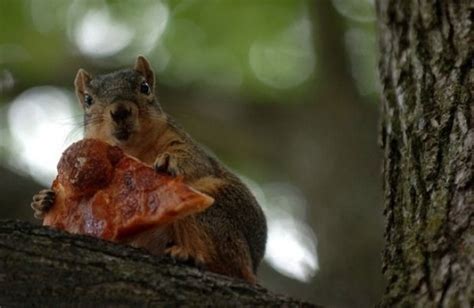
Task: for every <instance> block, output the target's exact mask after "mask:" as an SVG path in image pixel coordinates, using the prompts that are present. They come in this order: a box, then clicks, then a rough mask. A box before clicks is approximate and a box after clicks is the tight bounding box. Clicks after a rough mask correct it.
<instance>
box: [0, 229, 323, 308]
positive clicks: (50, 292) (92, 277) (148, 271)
mask: <svg viewBox="0 0 474 308" xmlns="http://www.w3.org/2000/svg"><path fill="white" fill-rule="evenodd" d="M65 304H66V305H72V304H73V305H74V306H97V305H99V306H103V305H104V304H105V305H113V306H138V307H142V306H173V307H174V306H183V305H184V306H220V307H224V306H226V307H227V306H269V305H270V306H282V305H283V306H302V307H314V305H311V304H309V303H304V302H301V301H297V300H294V299H291V298H288V297H284V296H280V295H275V294H272V293H271V292H269V291H267V290H265V289H264V288H262V287H260V286H252V285H249V284H247V283H246V282H243V281H240V280H235V279H231V278H228V277H225V276H221V275H217V274H213V273H209V272H203V271H201V270H199V269H196V268H194V267H191V266H187V265H183V264H178V263H176V262H174V261H173V260H172V259H170V258H166V257H162V258H158V257H154V256H150V255H148V254H146V253H144V252H143V251H140V250H138V249H134V248H131V247H127V246H123V245H118V244H114V243H110V242H105V241H102V240H99V239H95V238H92V237H87V236H77V235H71V234H67V233H65V232H58V231H53V230H50V229H47V228H44V227H37V226H33V225H31V224H29V223H26V222H19V221H17V222H13V221H0V306H3V305H6V306H7V307H10V306H28V307H29V306H38V305H40V306H47V307H58V306H63V305H65Z"/></svg>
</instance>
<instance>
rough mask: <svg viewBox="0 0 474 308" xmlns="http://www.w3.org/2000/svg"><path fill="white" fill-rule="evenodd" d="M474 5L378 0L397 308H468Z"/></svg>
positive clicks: (390, 267)
mask: <svg viewBox="0 0 474 308" xmlns="http://www.w3.org/2000/svg"><path fill="white" fill-rule="evenodd" d="M473 13H474V2H473V1H470V0H466V1H464V0H462V1H461V0H459V1H449V0H445V1H442V0H438V1H429V0H416V1H415V0H412V1H399V0H379V1H378V2H377V14H378V26H379V44H380V50H381V56H380V62H379V69H380V78H381V83H382V91H383V94H382V121H381V133H380V140H381V145H382V147H383V150H384V156H385V157H384V193H385V217H386V231H385V240H386V247H385V251H384V254H383V262H384V265H383V272H384V275H385V277H386V279H387V282H388V285H387V288H386V292H385V295H384V299H383V301H382V303H381V305H382V306H387V307H393V306H403V307H405V306H406V307H413V306H417V307H473V305H474V282H473V281H472V274H473V262H474V261H473V260H474V230H473V226H472V216H473V212H474V211H473V210H474V192H473V184H474V176H473V173H474V162H473V155H474V154H473V153H474V149H473V145H474V129H473V126H472V124H473V122H472V121H473V115H474V105H473V97H474V96H473V94H474V71H473V61H474V53H473V48H474V37H473V33H474V32H473V31H472V30H473Z"/></svg>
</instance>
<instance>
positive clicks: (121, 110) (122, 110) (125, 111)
mask: <svg viewBox="0 0 474 308" xmlns="http://www.w3.org/2000/svg"><path fill="white" fill-rule="evenodd" d="M131 114H132V110H131V109H130V108H127V107H125V106H122V105H119V106H117V108H115V110H111V111H110V116H111V117H112V120H114V121H115V122H117V123H118V122H122V121H124V120H126V119H127V118H128V117H129V116H130V115H131Z"/></svg>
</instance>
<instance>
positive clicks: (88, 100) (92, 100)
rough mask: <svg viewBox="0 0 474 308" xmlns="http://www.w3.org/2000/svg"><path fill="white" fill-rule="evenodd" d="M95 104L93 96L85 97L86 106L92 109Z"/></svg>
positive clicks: (86, 95)
mask: <svg viewBox="0 0 474 308" xmlns="http://www.w3.org/2000/svg"><path fill="white" fill-rule="evenodd" d="M93 102H94V99H93V98H92V96H90V95H89V94H85V95H84V103H85V104H86V106H87V107H90V106H91V105H92V103H93Z"/></svg>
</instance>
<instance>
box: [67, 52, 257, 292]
mask: <svg viewBox="0 0 474 308" xmlns="http://www.w3.org/2000/svg"><path fill="white" fill-rule="evenodd" d="M154 78H155V77H154V74H153V72H152V70H151V67H150V65H149V63H148V61H147V60H146V59H145V58H143V57H138V59H137V62H136V64H135V67H134V69H133V70H130V69H129V70H122V71H117V72H114V73H111V74H107V75H102V76H97V77H95V78H93V77H91V75H89V74H88V73H87V72H85V71H84V70H82V69H81V70H79V72H78V74H77V76H76V80H75V87H76V94H77V96H78V98H79V101H80V102H81V105H82V106H83V108H84V112H85V118H84V125H85V137H87V138H96V139H100V140H103V141H106V142H108V143H110V144H113V145H118V146H119V147H121V148H122V149H123V150H124V151H125V152H126V153H127V154H129V155H131V156H134V157H136V158H138V159H139V160H141V161H143V162H144V163H146V164H149V165H150V166H154V167H155V168H157V169H160V170H163V171H166V172H168V173H170V174H173V175H179V176H183V177H184V179H185V181H186V182H187V183H188V184H189V185H191V186H192V187H194V188H195V189H197V190H199V191H202V192H204V193H207V194H209V195H211V196H212V197H214V199H215V203H214V205H213V206H211V207H210V208H209V209H208V210H206V211H205V212H203V213H200V214H197V215H194V216H190V217H186V218H183V219H181V220H179V221H176V222H174V223H173V224H172V225H171V226H168V227H159V228H155V229H151V230H148V231H145V232H143V233H140V234H138V235H135V236H134V237H132V238H128V239H126V240H125V242H126V243H128V244H130V245H132V246H136V247H142V248H145V249H148V250H149V251H150V252H151V253H153V254H161V253H163V252H166V253H168V254H170V255H172V256H174V257H176V258H179V259H192V260H194V261H195V262H196V263H198V264H200V265H202V266H204V267H205V268H207V269H209V270H211V271H214V272H218V273H222V274H225V275H229V276H234V277H239V278H243V279H245V280H247V281H249V282H251V283H255V281H256V276H255V273H256V269H257V266H258V264H259V263H260V261H261V259H262V257H263V253H264V250H265V242H266V222H265V217H264V215H263V212H262V210H261V208H260V207H259V205H258V203H257V201H256V200H255V198H254V197H253V196H252V194H251V193H250V191H249V190H248V188H247V187H246V186H245V185H244V184H243V183H242V182H241V181H240V180H239V179H238V178H237V177H236V176H235V175H233V174H232V173H231V172H230V171H229V170H228V169H227V168H225V167H224V166H223V165H222V164H221V163H220V162H219V161H218V160H217V159H215V158H214V157H212V156H211V155H209V154H208V153H207V152H205V151H204V150H203V149H202V147H200V146H199V145H198V144H197V143H196V142H195V141H194V140H193V139H192V138H191V137H190V136H189V135H188V134H187V133H186V132H184V130H183V129H182V128H180V127H179V126H178V125H177V124H176V123H175V122H174V121H173V120H172V119H171V118H170V117H169V116H168V115H166V114H165V113H164V112H163V111H162V109H161V106H160V105H159V104H158V102H157V100H156V97H155V96H154V94H153V92H154V91H153V90H154V80H155V79H154ZM143 82H147V84H148V85H149V86H150V88H151V91H150V93H142V92H143V91H142V90H141V89H142V88H141V87H142V84H143ZM145 89H146V88H145ZM145 92H146V91H145ZM86 95H89V96H91V97H92V98H93V103H92V104H90V105H88V104H87V102H86ZM118 110H128V111H129V112H130V115H129V116H128V117H126V118H123V119H121V120H120V121H116V120H114V119H113V118H112V116H111V114H112V113H114V112H117V111H118ZM124 131H125V132H126V133H127V134H129V135H128V137H127V138H122V139H120V138H117V133H119V132H124Z"/></svg>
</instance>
